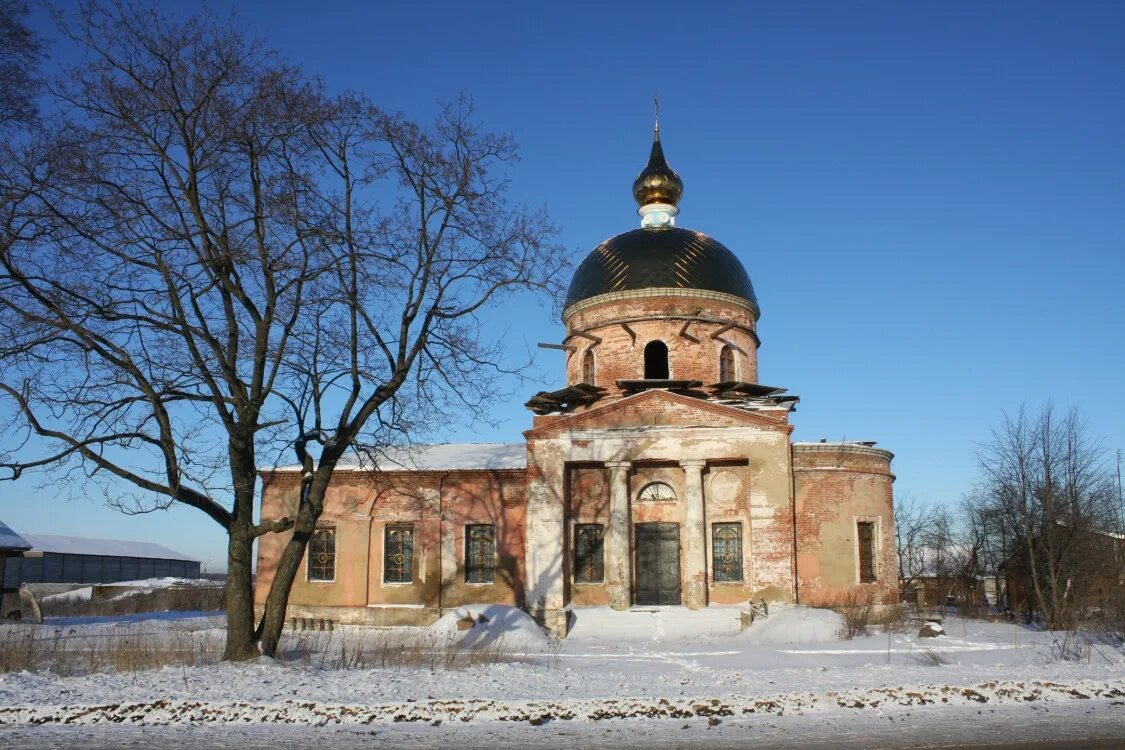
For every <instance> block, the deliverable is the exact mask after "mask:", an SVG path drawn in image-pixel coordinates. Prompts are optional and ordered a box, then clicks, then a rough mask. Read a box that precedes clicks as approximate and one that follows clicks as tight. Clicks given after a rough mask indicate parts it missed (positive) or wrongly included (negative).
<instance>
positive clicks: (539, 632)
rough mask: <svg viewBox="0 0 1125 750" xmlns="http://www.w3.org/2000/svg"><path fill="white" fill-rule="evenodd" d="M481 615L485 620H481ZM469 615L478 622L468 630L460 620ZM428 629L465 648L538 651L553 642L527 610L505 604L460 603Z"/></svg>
mask: <svg viewBox="0 0 1125 750" xmlns="http://www.w3.org/2000/svg"><path fill="white" fill-rule="evenodd" d="M481 615H484V619H485V620H486V622H480V619H481ZM466 617H472V618H473V620H475V621H477V623H476V624H475V625H473V627H471V628H469V629H468V630H459V629H458V627H457V622H458V620H462V619H464V618H466ZM429 630H430V632H432V633H435V634H437V635H439V636H441V637H444V638H448V639H449V641H450V643H453V644H457V645H459V646H462V647H464V648H474V649H480V648H488V647H496V648H500V649H502V650H505V651H526V652H533V653H535V652H541V651H543V650H544V649H546V648H547V646H548V645H549V643H550V636H549V635H547V633H546V632H545V631H544V630H543V628H541V627H540V626H539V625H538V624H537V623H536V622H535V620H533V619H531V617H529V616H528V614H527V613H526V612H524V611H522V610H519V609H516V608H515V607H509V606H507V605H505V604H488V605H485V604H480V605H472V604H470V605H468V606H466V607H458V608H457V609H454V610H453V611H451V612H447V613H446V614H445V615H444V616H443V617H442V618H441V619H440V620H438V621H437V622H435V623H434V624H433V625H431V626H430V628H429Z"/></svg>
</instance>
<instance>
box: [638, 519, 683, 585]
mask: <svg viewBox="0 0 1125 750" xmlns="http://www.w3.org/2000/svg"><path fill="white" fill-rule="evenodd" d="M635 528H636V535H637V536H636V539H637V565H636V568H635V570H636V582H637V599H636V603H637V604H647V605H652V604H679V603H680V526H679V524H675V523H638V524H637V525H636V527H635Z"/></svg>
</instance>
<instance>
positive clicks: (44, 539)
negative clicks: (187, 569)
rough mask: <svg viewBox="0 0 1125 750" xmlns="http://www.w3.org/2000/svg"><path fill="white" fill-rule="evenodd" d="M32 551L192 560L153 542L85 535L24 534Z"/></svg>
mask: <svg viewBox="0 0 1125 750" xmlns="http://www.w3.org/2000/svg"><path fill="white" fill-rule="evenodd" d="M23 538H24V539H26V540H27V541H28V543H30V544H31V548H32V549H34V550H38V551H39V552H56V553H60V554H66V555H106V556H108V557H150V558H154V559H157V560H187V561H188V562H197V560H195V558H192V557H188V556H187V555H184V554H181V553H179V552H177V551H176V550H174V549H169V548H168V547H165V546H164V545H162V544H154V543H153V542H133V541H127V540H124V539H91V538H89V537H84V536H56V535H54V534H23Z"/></svg>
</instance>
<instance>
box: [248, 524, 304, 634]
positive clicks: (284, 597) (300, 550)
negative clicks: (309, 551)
mask: <svg viewBox="0 0 1125 750" xmlns="http://www.w3.org/2000/svg"><path fill="white" fill-rule="evenodd" d="M315 528H316V518H315V517H312V516H311V514H308V513H301V514H299V516H298V520H297V522H296V524H295V525H294V527H293V536H292V537H290V539H289V542H288V543H287V544H286V545H285V549H284V550H282V552H281V557H280V558H279V559H278V561H277V567H276V568H275V569H274V574H273V583H271V584H270V591H269V594H268V595H267V596H266V605H265V611H264V612H263V613H262V631H261V640H260V643H261V648H262V653H263V654H265V655H266V656H276V654H277V644H278V642H279V641H280V640H281V631H282V629H283V628H284V627H285V611H286V609H287V608H288V606H289V592H290V591H291V590H292V589H293V581H294V580H295V579H296V578H297V571H298V570H299V569H300V567H301V559H302V558H303V557H304V555H305V548H306V547H307V546H308V542H309V538H310V537H311V536H312V532H313V530H314V529H315Z"/></svg>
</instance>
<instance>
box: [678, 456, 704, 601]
mask: <svg viewBox="0 0 1125 750" xmlns="http://www.w3.org/2000/svg"><path fill="white" fill-rule="evenodd" d="M705 465H706V462H705V461H680V467H681V468H682V469H683V470H684V489H685V492H684V495H685V497H684V536H683V540H684V598H683V601H684V604H685V605H686V606H687V607H688V609H702V608H703V607H706V606H707V522H706V519H705V517H704V513H703V467H704V466H705Z"/></svg>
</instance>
